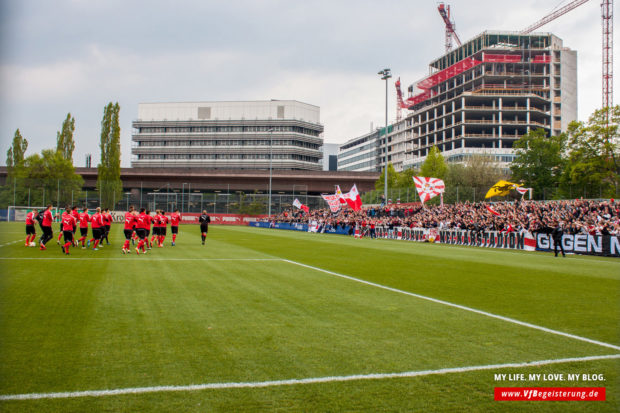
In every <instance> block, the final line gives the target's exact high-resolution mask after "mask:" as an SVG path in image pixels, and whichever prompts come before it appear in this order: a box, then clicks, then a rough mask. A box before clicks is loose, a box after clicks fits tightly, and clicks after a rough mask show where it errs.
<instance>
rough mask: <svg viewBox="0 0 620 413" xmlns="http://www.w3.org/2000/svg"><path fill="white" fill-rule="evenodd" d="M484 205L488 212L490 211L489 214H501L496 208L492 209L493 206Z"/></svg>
mask: <svg viewBox="0 0 620 413" xmlns="http://www.w3.org/2000/svg"><path fill="white" fill-rule="evenodd" d="M485 207H486V208H487V209H488V210H489V212H490V213H491V214H493V215H497V216H500V215H501V214H500V213H499V212H497V211H496V210H494V209H493V208H491V207H490V206H488V205H485Z"/></svg>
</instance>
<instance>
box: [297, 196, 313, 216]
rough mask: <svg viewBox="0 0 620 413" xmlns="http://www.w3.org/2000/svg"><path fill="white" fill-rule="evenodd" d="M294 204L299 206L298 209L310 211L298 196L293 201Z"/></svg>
mask: <svg viewBox="0 0 620 413" xmlns="http://www.w3.org/2000/svg"><path fill="white" fill-rule="evenodd" d="M293 206H295V207H297V209H301V210H302V211H306V214H307V213H308V212H310V208H308V207H307V206H306V205H304V204H302V203H301V202H299V199H297V198H295V200H294V201H293Z"/></svg>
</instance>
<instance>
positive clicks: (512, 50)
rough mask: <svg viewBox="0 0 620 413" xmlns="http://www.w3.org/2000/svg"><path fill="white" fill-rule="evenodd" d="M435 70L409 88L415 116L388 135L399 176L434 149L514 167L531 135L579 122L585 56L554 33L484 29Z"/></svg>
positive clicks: (453, 157)
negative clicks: (517, 147)
mask: <svg viewBox="0 0 620 413" xmlns="http://www.w3.org/2000/svg"><path fill="white" fill-rule="evenodd" d="M430 71H431V74H430V75H429V76H427V77H425V78H424V79H422V80H420V81H418V82H416V83H415V84H413V85H411V86H409V88H408V92H409V93H408V96H409V98H408V99H407V100H406V101H404V102H403V103H404V105H406V106H407V108H408V109H409V113H408V114H407V116H406V117H405V118H404V119H402V120H400V121H398V122H396V123H394V124H393V125H392V128H391V130H390V129H389V130H388V134H387V139H388V162H390V163H392V164H393V165H394V167H395V169H396V170H398V171H399V170H403V169H407V168H411V167H416V168H419V167H420V166H421V165H422V164H423V163H424V161H425V160H426V156H427V155H428V153H429V151H430V149H431V148H432V147H433V146H437V147H438V148H439V150H440V151H441V152H442V155H443V156H444V158H445V159H446V160H447V161H448V162H465V161H466V160H467V159H468V158H469V157H471V156H472V155H474V154H484V155H488V156H491V157H493V159H494V160H495V161H496V162H497V163H498V165H499V166H500V167H503V168H507V167H508V166H509V164H510V162H512V160H514V151H513V149H512V146H513V144H514V142H515V141H516V140H518V139H519V138H521V137H522V136H523V135H525V134H526V133H528V132H529V131H531V130H534V129H543V130H544V131H545V132H546V133H547V135H558V134H560V133H562V132H564V131H566V129H567V127H568V124H569V123H570V122H571V121H573V120H575V119H577V53H576V51H573V50H570V49H567V48H565V47H563V45H562V40H561V39H559V38H558V37H556V36H554V35H552V34H549V33H534V34H527V35H522V34H518V33H503V32H484V33H482V34H481V35H479V36H477V37H475V38H473V39H472V40H470V41H469V42H467V43H465V44H463V45H462V46H461V47H459V48H458V49H455V50H452V51H450V52H449V53H447V54H445V55H444V56H442V57H440V58H439V59H437V60H435V61H433V62H431V64H430ZM379 145H380V147H384V146H385V137H382V139H380V142H379ZM379 164H380V165H379V168H380V169H382V168H383V165H384V158H383V156H381V157H379Z"/></svg>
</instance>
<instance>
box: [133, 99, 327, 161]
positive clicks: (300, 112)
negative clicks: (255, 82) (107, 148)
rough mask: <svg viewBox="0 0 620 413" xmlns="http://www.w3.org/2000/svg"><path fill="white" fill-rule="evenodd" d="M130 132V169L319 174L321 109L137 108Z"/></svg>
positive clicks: (265, 104) (291, 104)
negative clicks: (194, 169) (135, 118)
mask: <svg viewBox="0 0 620 413" xmlns="http://www.w3.org/2000/svg"><path fill="white" fill-rule="evenodd" d="M132 126H133V128H134V131H133V134H132V149H131V153H132V161H131V166H132V167H158V168H161V167H176V168H179V167H199V168H210V169H237V170H239V169H241V170H248V169H254V170H256V169H261V170H265V169H269V168H270V165H271V167H272V168H273V169H274V170H312V171H317V170H321V169H322V165H321V162H320V161H321V151H320V148H321V146H322V145H323V138H322V137H321V134H322V132H323V125H321V124H320V109H319V107H317V106H314V105H309V104H307V103H302V102H297V101H293V100H271V101H252V102H183V103H141V104H139V105H138V119H137V120H135V121H134V122H133V124H132Z"/></svg>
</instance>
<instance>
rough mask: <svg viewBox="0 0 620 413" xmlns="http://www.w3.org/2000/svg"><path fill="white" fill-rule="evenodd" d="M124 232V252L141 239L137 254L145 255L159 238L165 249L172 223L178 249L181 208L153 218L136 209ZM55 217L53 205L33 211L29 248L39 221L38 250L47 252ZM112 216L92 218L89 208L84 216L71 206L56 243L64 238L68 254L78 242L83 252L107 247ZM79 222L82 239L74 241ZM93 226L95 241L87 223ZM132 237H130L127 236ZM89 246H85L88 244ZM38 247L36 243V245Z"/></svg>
mask: <svg viewBox="0 0 620 413" xmlns="http://www.w3.org/2000/svg"><path fill="white" fill-rule="evenodd" d="M124 218H125V219H124V221H125V224H124V233H125V238H126V240H125V243H124V244H123V248H122V250H121V251H122V253H123V254H125V253H129V252H130V250H129V243H130V242H131V243H134V242H135V241H136V240H138V247H137V248H136V253H139V251H140V250H142V252H143V253H146V249H151V248H152V246H153V241H155V240H156V239H157V245H158V246H159V247H163V244H164V240H165V238H166V227H167V224H168V223H170V227H171V232H172V246H175V242H176V237H177V234H178V232H179V222H180V221H181V215H180V214H179V211H178V209H176V210H175V211H174V212H173V213H172V214H171V215H170V216H167V215H165V212H164V211H160V210H157V211H156V214H155V215H154V216H152V215H151V213H150V211H148V210H146V209H145V208H141V209H140V212H138V211H136V210H135V209H134V207H133V206H131V207H130V210H129V211H128V212H127V213H126V214H125V217H124ZM53 220H54V216H53V214H52V205H51V204H50V205H48V206H47V208H46V209H45V210H44V211H42V212H39V211H36V210H34V211H32V212H29V213H28V214H27V216H26V246H27V247H28V246H33V244H34V239H35V237H36V229H35V221H38V222H39V224H40V226H41V230H42V232H43V234H42V235H41V238H40V239H39V249H40V250H46V249H47V248H46V247H45V244H47V242H48V241H49V240H51V239H52V238H53V236H54V235H53V232H52V222H53ZM112 220H113V219H112V215H111V214H110V211H109V209H107V208H106V209H104V210H102V209H101V208H97V209H96V212H95V214H94V215H92V216H91V215H90V214H89V212H88V209H87V208H84V209H83V212H82V213H79V212H78V209H77V207H73V208H71V207H69V206H67V208H66V209H65V212H63V214H62V216H61V221H60V234H59V236H58V241H57V243H58V244H60V239H61V237H64V244H63V245H61V248H62V252H63V253H65V254H67V255H68V254H69V248H70V247H71V246H73V247H77V246H78V245H79V243H81V244H82V249H85V248H87V247H90V244H91V243H92V244H93V250H95V251H97V250H98V247H102V246H103V240H105V241H106V243H107V244H108V245H110V242H109V241H108V234H109V232H110V228H111V224H112ZM78 223H79V227H80V235H81V238H79V239H77V240H76V239H75V232H76V230H77V226H78ZM89 223H90V226H91V229H92V236H93V237H92V238H91V239H89V240H87V238H88V224H89ZM151 224H152V225H153V231H152V232H153V235H152V236H151V239H150V241H149V238H148V237H149V235H150V233H151ZM128 234H129V235H128ZM85 243H86V245H85ZM34 245H36V244H34Z"/></svg>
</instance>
